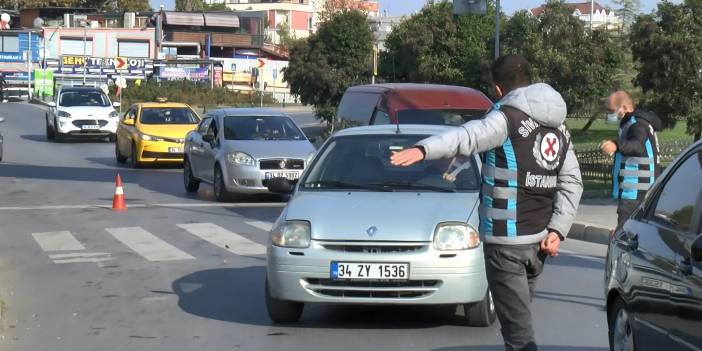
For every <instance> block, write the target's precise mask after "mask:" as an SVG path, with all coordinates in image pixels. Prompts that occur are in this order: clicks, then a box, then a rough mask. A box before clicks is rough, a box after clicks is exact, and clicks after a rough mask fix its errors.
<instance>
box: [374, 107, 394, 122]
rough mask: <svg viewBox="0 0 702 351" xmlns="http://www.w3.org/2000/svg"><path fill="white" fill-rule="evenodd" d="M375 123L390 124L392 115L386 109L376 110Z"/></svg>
mask: <svg viewBox="0 0 702 351" xmlns="http://www.w3.org/2000/svg"><path fill="white" fill-rule="evenodd" d="M373 124H390V115H388V113H387V112H385V111H382V110H376V111H375V117H374V118H373Z"/></svg>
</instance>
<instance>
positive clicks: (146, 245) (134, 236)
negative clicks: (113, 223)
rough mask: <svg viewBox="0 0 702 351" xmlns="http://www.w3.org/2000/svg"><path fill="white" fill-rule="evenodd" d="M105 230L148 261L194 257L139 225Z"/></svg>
mask: <svg viewBox="0 0 702 351" xmlns="http://www.w3.org/2000/svg"><path fill="white" fill-rule="evenodd" d="M105 230H107V232H109V233H110V234H112V236H113V237H115V239H117V240H119V241H121V242H122V244H124V245H126V246H127V247H129V248H130V249H132V250H133V251H134V252H136V253H138V254H139V255H141V256H142V257H144V258H146V259H147V260H149V261H175V260H192V259H194V258H195V257H193V256H190V255H189V254H187V253H186V252H184V251H181V250H180V249H178V248H176V247H175V246H173V245H171V244H169V243H167V242H165V241H163V240H161V239H159V238H158V237H157V236H155V235H153V234H151V233H149V232H147V231H146V230H144V229H143V228H141V227H123V228H105Z"/></svg>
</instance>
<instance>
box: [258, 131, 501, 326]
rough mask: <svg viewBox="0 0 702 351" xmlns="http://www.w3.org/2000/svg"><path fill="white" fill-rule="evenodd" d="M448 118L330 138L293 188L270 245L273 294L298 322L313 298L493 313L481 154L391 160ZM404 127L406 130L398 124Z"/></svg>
mask: <svg viewBox="0 0 702 351" xmlns="http://www.w3.org/2000/svg"><path fill="white" fill-rule="evenodd" d="M446 128H451V127H443V126H418V125H402V126H401V128H398V127H396V126H371V127H359V128H351V129H346V130H343V131H340V132H338V133H337V134H335V135H334V136H333V137H332V138H330V139H329V140H328V141H327V142H326V143H325V144H324V146H323V147H322V148H321V149H320V151H319V153H318V154H317V156H315V158H314V160H313V161H312V163H311V165H310V167H309V169H308V170H307V171H306V172H305V175H303V177H302V179H301V180H300V181H299V182H298V183H297V185H293V184H291V183H290V182H289V181H288V180H287V179H282V178H278V179H273V180H271V181H270V182H269V184H268V186H269V188H270V189H271V191H274V192H278V193H292V194H293V195H292V198H291V199H290V202H289V203H288V205H287V207H286V208H285V209H284V210H283V212H282V214H281V215H280V217H279V218H278V220H277V221H276V223H275V225H274V226H273V230H272V231H271V233H270V243H271V244H270V245H269V247H268V252H267V255H268V266H267V277H266V303H267V308H268V313H269V315H270V317H271V319H272V320H273V321H276V322H293V321H297V320H298V319H299V318H300V315H301V313H302V311H303V308H304V305H305V304H307V303H339V304H422V305H446V304H456V305H461V306H462V307H463V308H464V311H465V313H464V317H465V318H466V319H467V323H468V324H469V325H473V326H488V325H490V324H491V323H492V322H493V321H494V320H495V311H494V307H493V303H492V296H491V295H490V293H489V291H488V287H487V279H486V276H485V262H484V260H483V249H482V244H481V241H480V238H479V236H478V232H477V228H478V227H477V226H478V214H477V212H478V211H477V204H478V193H479V189H480V179H479V167H480V161H479V159H478V158H477V157H464V156H457V157H455V158H453V159H452V160H437V161H427V162H422V163H421V164H417V165H413V166H411V167H407V168H401V167H395V166H392V165H391V164H390V162H389V157H390V155H391V153H392V152H394V151H400V150H403V149H405V148H407V147H411V146H413V145H415V143H417V142H418V141H419V140H421V139H423V138H425V137H427V136H429V135H432V134H435V133H439V132H441V131H444V130H446ZM398 129H399V130H398Z"/></svg>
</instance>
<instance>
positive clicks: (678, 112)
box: [631, 0, 702, 139]
mask: <svg viewBox="0 0 702 351" xmlns="http://www.w3.org/2000/svg"><path fill="white" fill-rule="evenodd" d="M700 18H702V1H699V0H685V1H684V2H683V3H682V4H677V5H676V4H673V3H670V2H663V3H660V4H658V9H657V11H656V12H655V14H654V15H643V16H640V17H639V18H638V19H637V21H636V23H634V26H633V28H632V32H631V43H632V53H633V55H634V59H635V60H636V62H637V64H638V68H639V73H638V75H637V76H636V84H637V85H639V86H640V87H641V88H642V90H643V92H644V96H645V102H646V105H647V106H648V107H650V108H652V109H653V110H654V111H656V112H657V113H658V114H659V115H661V117H663V122H664V123H665V124H666V125H667V126H674V125H675V118H674V117H676V116H683V117H685V119H686V120H687V131H688V133H690V134H694V135H695V139H699V138H700V134H701V132H702V70H701V69H700V67H702V36H701V35H700V33H702V22H701V21H700V20H699V19H700Z"/></svg>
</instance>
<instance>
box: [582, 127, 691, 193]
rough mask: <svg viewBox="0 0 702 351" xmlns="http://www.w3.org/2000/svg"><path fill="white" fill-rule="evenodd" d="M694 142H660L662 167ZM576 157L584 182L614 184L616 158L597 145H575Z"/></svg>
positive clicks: (686, 140) (685, 140) (687, 140)
mask: <svg viewBox="0 0 702 351" xmlns="http://www.w3.org/2000/svg"><path fill="white" fill-rule="evenodd" d="M692 143H693V140H692V139H691V138H690V139H682V140H670V141H663V142H660V148H661V149H660V157H661V164H662V166H664V167H665V166H667V165H668V164H669V163H670V162H671V161H673V159H675V157H676V156H678V154H680V152H682V151H683V150H684V149H685V148H687V147H688V146H690V144H692ZM574 148H575V155H576V156H577V157H578V162H579V163H580V173H581V174H582V177H583V180H596V181H601V182H604V183H607V184H611V182H612V165H613V160H614V158H613V157H611V156H606V155H604V154H602V152H601V151H600V148H599V145H598V144H595V143H590V144H577V145H574Z"/></svg>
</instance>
